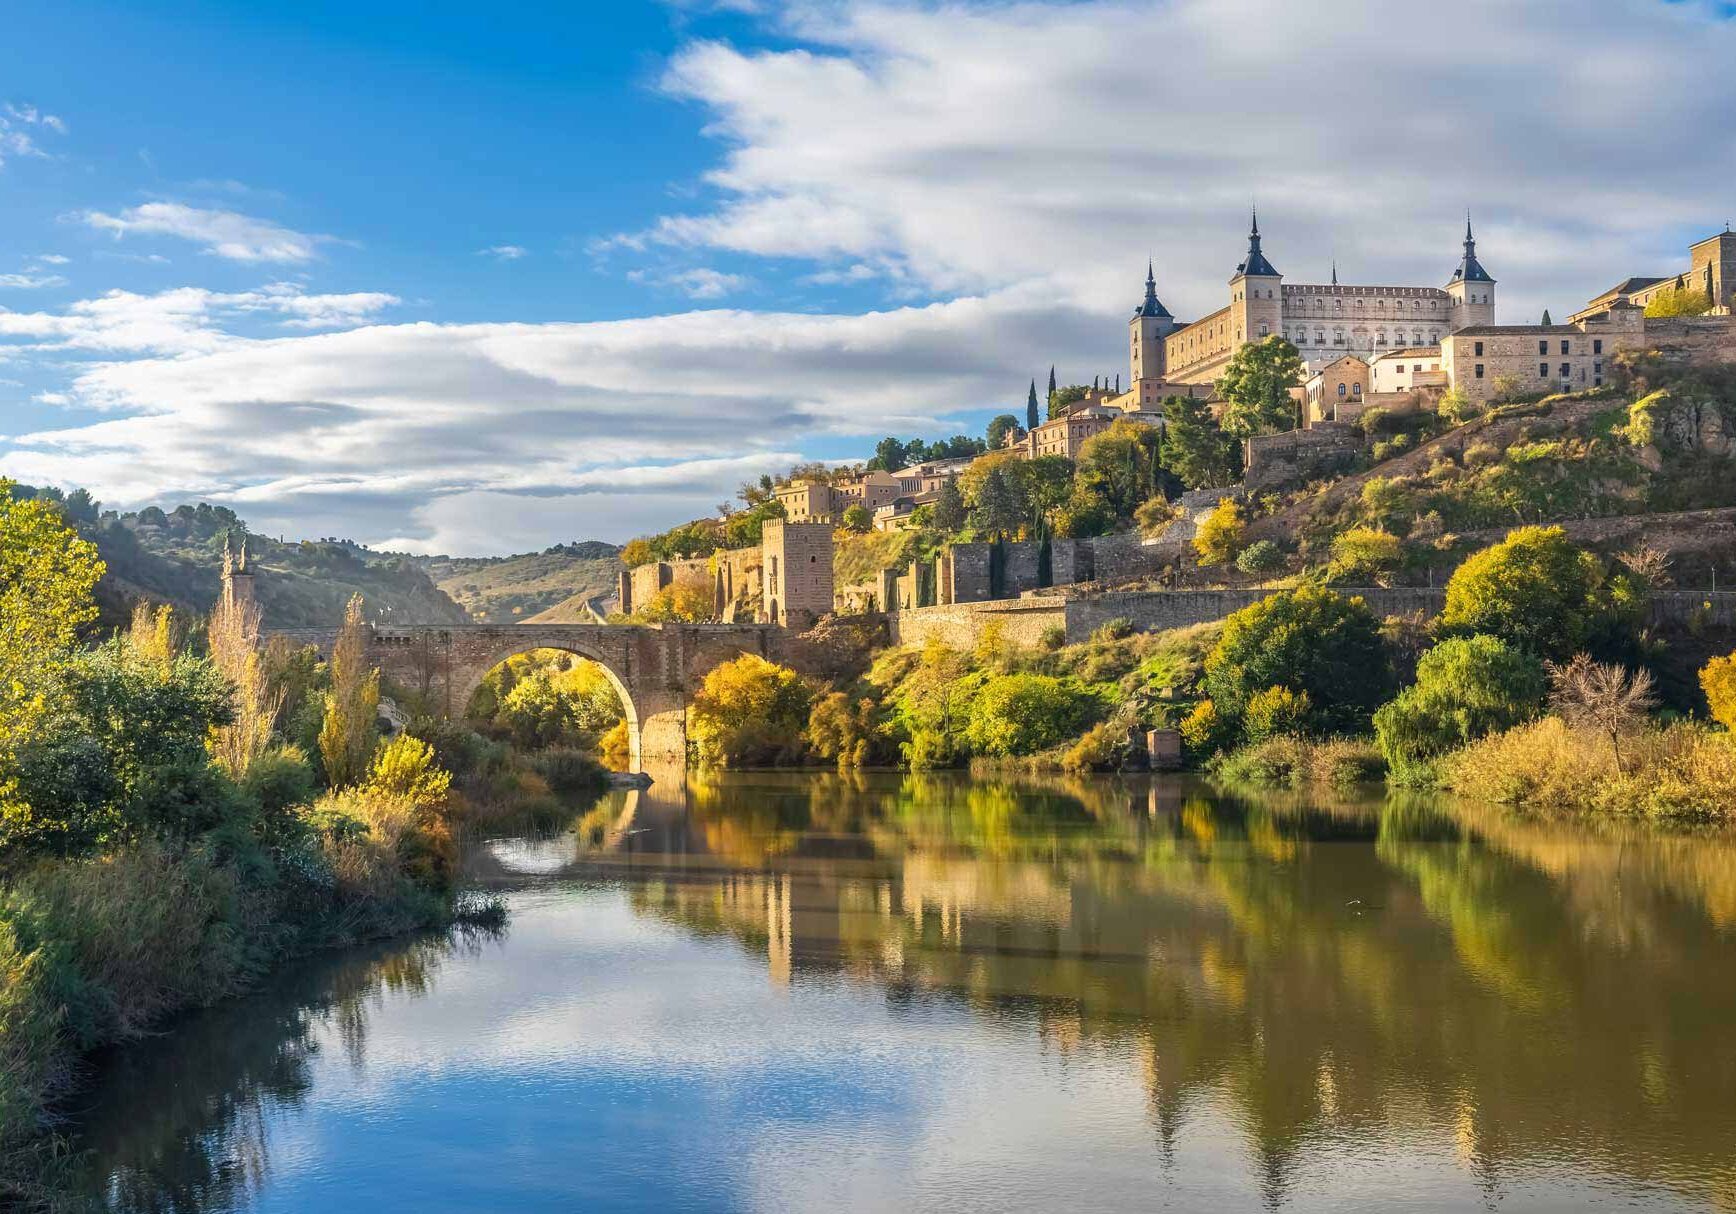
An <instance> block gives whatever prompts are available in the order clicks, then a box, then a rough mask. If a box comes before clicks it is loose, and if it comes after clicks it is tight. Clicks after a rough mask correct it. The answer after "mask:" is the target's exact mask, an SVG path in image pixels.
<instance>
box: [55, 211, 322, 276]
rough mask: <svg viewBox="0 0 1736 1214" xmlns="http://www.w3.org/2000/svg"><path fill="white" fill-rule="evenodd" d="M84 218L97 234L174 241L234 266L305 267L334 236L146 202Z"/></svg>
mask: <svg viewBox="0 0 1736 1214" xmlns="http://www.w3.org/2000/svg"><path fill="white" fill-rule="evenodd" d="M80 218H81V219H82V220H83V221H84V222H85V223H86V224H88V225H89V226H91V227H93V228H96V229H97V230H98V231H104V232H113V233H114V234H115V238H116V239H117V240H118V239H120V238H121V237H122V236H129V235H150V236H173V237H177V238H179V239H181V240H187V241H191V242H193V243H194V244H198V245H202V246H204V249H205V252H207V253H212V254H215V255H216V256H218V257H223V258H227V259H228V260H230V261H245V262H284V263H294V262H304V261H311V260H312V259H313V258H314V257H315V256H316V255H317V249H318V246H319V245H320V244H321V243H323V242H326V241H330V240H331V239H332V238H331V237H330V236H310V235H308V234H306V233H304V232H297V231H294V230H293V229H290V228H286V227H282V226H280V225H278V224H275V223H272V222H270V221H269V220H264V219H255V218H254V217H252V216H250V215H242V214H240V213H238V212H235V211H215V210H205V209H202V208H199V207H190V206H186V205H183V204H182V203H178V202H147V203H145V204H144V205H142V206H136V207H130V208H128V209H127V210H125V211H122V212H121V213H120V214H119V215H109V214H107V213H105V212H102V211H86V212H85V213H84V214H83V215H82V216H80Z"/></svg>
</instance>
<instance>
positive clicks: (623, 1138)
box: [74, 773, 1736, 1214]
mask: <svg viewBox="0 0 1736 1214" xmlns="http://www.w3.org/2000/svg"><path fill="white" fill-rule="evenodd" d="M469 866H470V870H471V871H470V877H471V879H472V880H473V881H474V882H476V883H478V884H480V885H483V886H486V887H489V888H493V889H495V890H498V891H500V892H502V893H503V894H504V896H505V897H506V899H507V902H508V904H509V906H510V908H511V920H510V922H509V924H508V925H507V927H506V928H505V929H504V931H503V932H501V933H499V934H497V935H475V934H470V935H459V936H457V937H455V938H450V939H438V940H419V941H410V942H404V941H400V942H394V943H389V944H385V945H378V946H375V947H371V948H367V949H364V950H360V951H357V952H355V953H353V954H349V955H344V956H339V957H332V958H325V959H322V960H319V961H316V962H312V963H309V964H305V965H302V966H300V967H297V968H295V969H293V970H291V971H288V972H286V973H284V974H282V975H280V976H279V977H278V978H277V979H275V980H274V981H273V982H272V983H271V985H270V986H268V987H267V988H266V989H263V990H261V991H259V992H258V993H257V994H256V995H254V996H252V997H250V998H247V999H245V1000H240V1001H236V1002H233V1003H229V1004H225V1005H223V1006H221V1007H218V1008H214V1009H211V1010H209V1011H206V1012H203V1013H200V1014H197V1015H194V1016H191V1017H188V1018H186V1019H184V1020H181V1021H179V1022H177V1023H176V1024H175V1025H174V1026H172V1027H171V1029H170V1030H169V1031H168V1032H166V1033H165V1034H164V1035H162V1036H161V1037H159V1038H155V1039H152V1040H150V1041H147V1042H145V1043H142V1044H140V1045H138V1046H135V1047H131V1048H129V1049H127V1050H124V1051H120V1052H118V1053H117V1054H115V1055H114V1056H113V1057H111V1058H108V1059H105V1060H104V1061H103V1064H102V1067H101V1070H100V1073H99V1075H98V1078H97V1081H96V1083H95V1084H94V1086H93V1089H92V1090H91V1091H90V1092H89V1093H88V1096H87V1099H86V1102H85V1105H86V1108H87V1110H88V1111H87V1112H86V1113H85V1114H84V1116H83V1117H82V1119H81V1121H80V1122H79V1124H78V1125H77V1127H76V1135H75V1139H74V1145H75V1146H77V1147H79V1148H81V1149H83V1150H85V1151H86V1152H88V1153H87V1155H86V1156H85V1157H84V1158H85V1162H86V1164H87V1166H86V1167H85V1169H84V1171H83V1173H82V1183H83V1185H84V1190H85V1192H86V1193H87V1194H90V1195H92V1197H93V1201H94V1203H95V1204H96V1205H98V1206H99V1208H107V1209H113V1210H125V1211H165V1212H167V1211H174V1212H176V1214H207V1212H214V1211H231V1210H236V1211H239V1210H247V1211H274V1212H275V1211H284V1212H288V1211H298V1212H299V1211H321V1212H330V1214H347V1212H350V1211H358V1212H360V1211H366V1212H368V1214H379V1212H382V1211H390V1210H414V1211H424V1212H425V1211H457V1210H464V1211H476V1210H512V1211H555V1210H560V1211H567V1210H586V1211H608V1210H656V1211H676V1210H705V1211H710V1210H778V1211H786V1210H788V1211H814V1210H818V1211H826V1212H828V1214H835V1212H840V1211H855V1210H944V1211H979V1210H980V1211H1002V1210H1040V1211H1055V1210H1154V1209H1163V1210H1243V1209H1262V1208H1271V1209H1284V1210H1335V1211H1337V1210H1371V1211H1372V1210H1382V1211H1385V1210H1490V1209H1500V1210H1503V1211H1519V1210H1527V1211H1529V1210H1563V1211H1565V1210H1584V1209H1601V1208H1620V1209H1642V1210H1726V1211H1729V1210H1736V841H1733V840H1732V839H1731V838H1730V837H1728V836H1700V837H1684V836H1680V835H1676V836H1671V835H1663V834H1658V833H1654V832H1648V831H1645V830H1643V829H1638V828H1609V829H1604V830H1599V831H1591V830H1587V829H1585V828H1580V827H1571V826H1565V825H1555V824H1538V823H1529V822H1522V821H1517V820H1515V819H1513V818H1512V817H1510V816H1507V815H1504V814H1502V813H1500V812H1497V811H1493V810H1487V809H1480V808H1478V807H1474V806H1459V805H1451V804H1444V803H1440V802H1431V801H1427V800H1421V799H1417V798H1410V797H1398V796H1395V797H1391V798H1382V797H1378V796H1375V797H1370V798H1367V799H1356V798H1348V799H1337V798H1334V797H1332V796H1330V795H1324V794H1321V795H1298V794H1289V793H1281V794H1273V793H1245V792H1242V793H1232V792H1226V791H1223V790H1215V789H1213V788H1211V787H1210V786H1208V785H1205V784H1201V783H1197V782H1192V781H1188V780H1184V779H1179V778H1155V779H1114V778H1091V779H1061V778H1056V779H1043V778H1032V779H1028V780H1027V779H1019V780H1008V781H998V780H997V781H981V780H974V781H973V780H971V779H970V778H968V777H962V776H940V777H931V776H902V775H895V774H884V773H882V774H868V775H861V776H849V775H846V776H838V775H831V774H812V773H807V774H756V773H742V774H735V775H729V776H718V777H711V776H707V777H700V776H697V775H694V776H690V777H688V780H687V783H686V785H685V787H683V786H682V785H681V782H680V781H679V780H678V779H677V780H673V781H665V782H663V783H660V784H658V785H656V786H654V787H653V789H651V790H650V791H648V792H637V791H633V792H627V791H617V792H614V793H611V794H609V796H608V797H606V798H605V799H604V800H603V802H601V803H600V804H598V805H597V806H595V807H594V808H590V809H588V810H578V811H575V814H574V818H573V821H572V823H571V824H570V826H569V827H568V828H567V829H565V830H562V831H560V832H558V833H554V834H544V835H542V836H540V837H525V838H510V839H500V840H495V841H493V842H491V843H488V844H486V845H481V846H478V847H477V848H475V849H474V851H473V854H472V855H471V858H470V861H469Z"/></svg>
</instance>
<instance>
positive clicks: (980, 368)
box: [0, 288, 1119, 551]
mask: <svg viewBox="0 0 1736 1214" xmlns="http://www.w3.org/2000/svg"><path fill="white" fill-rule="evenodd" d="M272 291H273V289H272V288H267V289H262V290H260V291H256V292H249V293H247V294H245V295H241V296H223V295H215V294H212V293H209V292H202V291H198V290H196V289H192V288H186V289H182V290H179V291H172V292H164V293H162V294H161V295H158V296H137V295H128V294H126V293H122V292H116V293H113V294H111V295H109V296H105V297H103V298H101V299H97V300H89V301H84V302H82V303H80V304H77V305H74V306H73V307H72V308H70V309H68V310H67V311H66V312H64V313H57V314H56V313H29V314H26V313H5V312H0V349H4V341H3V339H4V337H5V336H6V335H8V334H10V335H11V336H12V337H13V339H14V340H17V341H25V342H30V343H34V344H35V346H38V347H40V346H48V347H51V348H52V349H51V352H52V353H53V354H54V356H55V357H56V358H64V357H66V356H67V354H68V353H70V352H78V351H88V352H93V353H96V354H99V355H102V356H103V361H100V362H96V363H92V364H88V365H86V366H85V368H84V369H83V370H82V371H81V372H80V373H78V374H77V375H76V376H75V378H74V379H73V381H72V383H71V384H70V385H69V389H68V391H69V394H70V395H71V396H72V397H73V399H74V403H76V404H78V405H81V406H84V407H87V408H96V409H99V410H103V411H105V412H106V413H107V415H108V416H106V417H105V418H104V419H103V420H100V421H98V422H96V423H94V424H82V425H77V426H69V427H66V428H62V429H57V430H49V431H41V432H37V433H33V434H25V435H17V436H14V437H13V438H12V440H11V441H10V443H9V444H8V445H6V446H0V468H4V470H5V472H6V474H8V475H12V476H16V477H19V478H22V479H24V480H26V481H47V482H52V483H57V484H66V485H73V484H77V485H85V486H87V487H89V488H90V489H91V490H92V491H93V492H94V493H96V494H97V495H98V496H99V497H102V498H104V499H105V500H109V501H112V502H117V503H123V504H139V503H143V502H148V501H181V500H190V499H202V500H215V501H228V502H232V503H234V504H236V505H237V507H238V508H240V509H242V510H243V512H244V513H245V514H246V515H247V517H249V518H250V519H251V520H253V521H255V523H256V524H257V525H260V526H262V527H265V528H267V529H270V530H283V531H287V532H290V533H294V534H332V533H343V534H350V535H355V536H357V537H358V538H362V539H373V540H378V539H381V538H392V539H394V540H398V541H400V542H402V543H412V542H416V543H421V544H423V545H425V546H427V547H430V548H439V549H443V550H448V551H465V550H472V551H474V550H476V549H477V548H482V549H486V550H492V551H501V550H505V549H511V548H524V547H540V546H543V545H545V544H547V543H548V542H550V541H551V537H554V538H572V537H574V536H580V535H596V536H598V537H600V538H605V539H625V538H627V537H628V536H631V535H633V534H637V533H640V532H643V531H645V530H648V529H655V528H658V527H662V526H667V525H668V524H670V523H672V522H676V521H679V520H680V519H682V518H689V517H694V516H696V515H700V514H709V513H710V512H711V508H712V506H714V505H715V504H716V503H717V502H720V501H723V500H726V499H728V498H729V497H730V496H731V494H732V493H733V491H734V487H735V485H736V484H737V483H738V482H739V481H740V480H743V479H747V478H748V477H750V476H757V475H758V473H760V472H763V471H769V470H772V469H775V468H782V467H785V466H787V465H788V464H789V463H790V462H791V461H792V460H793V459H794V458H795V456H796V454H797V453H801V452H804V451H811V450H812V444H813V443H814V442H815V441H816V440H818V439H820V438H822V437H824V436H828V435H834V436H856V437H854V438H852V439H850V440H849V442H850V444H851V445H852V446H853V447H859V448H860V449H861V450H863V451H864V452H865V451H866V449H867V447H868V445H869V442H870V440H871V438H872V437H874V436H878V435H879V434H884V433H887V432H889V431H895V432H899V433H904V434H917V433H926V434H934V433H937V432H939V431H940V425H942V424H944V426H945V432H953V431H956V430H957V429H959V428H960V427H959V426H957V425H956V424H945V423H940V424H937V422H936V419H937V418H942V419H944V418H946V417H947V416H948V415H949V414H953V413H956V412H957V411H959V410H960V409H963V408H973V407H977V406H981V405H987V404H993V403H1004V404H1006V405H1007V406H1008V407H1011V406H1012V405H1013V404H1016V403H1017V402H1018V401H1021V400H1022V399H1023V396H1024V389H1025V383H1026V381H1027V380H1028V379H1029V378H1030V376H1031V375H1033V374H1040V373H1041V371H1042V370H1043V369H1044V368H1046V367H1047V363H1048V359H1049V357H1050V354H1051V352H1053V351H1062V352H1064V354H1063V362H1065V361H1066V357H1065V355H1067V354H1071V355H1072V356H1073V357H1074V359H1075V361H1077V360H1078V358H1079V356H1078V354H1077V351H1079V350H1080V349H1081V348H1082V347H1089V346H1090V345H1091V344H1093V343H1094V342H1095V340H1096V333H1097V331H1099V330H1100V329H1101V328H1102V326H1103V323H1104V321H1103V318H1102V317H1097V316H1090V315H1086V314H1080V313H1074V312H1069V311H1067V310H1065V309H1056V308H1055V307H1054V305H1053V303H1052V301H1050V300H1049V299H1048V298H1047V297H1045V296H1043V295H1042V294H1040V293H1037V292H1027V291H1013V292H1004V293H1000V294H997V295H995V296H992V297H986V298H980V299H964V300H955V301H951V302H947V303H940V304H933V305H930V306H927V307H920V308H916V307H912V308H900V309H896V310H892V311H887V312H876V313H870V314H867V315H863V316H806V315H797V314H787V313H752V312H743V311H731V310H713V311H696V312H690V313H685V314H681V315H673V316H658V317H648V318H644V319H637V320H623V321H610V322H597V323H589V324H491V325H438V324H410V325H390V326H386V325H376V326H371V327H365V328H357V329H350V330H348V331H344V332H337V333H329V334H322V335H315V336H295V337H279V338H270V339H256V338H254V339H250V338H244V337H239V336H235V335H233V334H231V333H228V332H225V331H223V330H222V329H221V327H220V326H219V324H218V322H219V321H221V320H222V319H223V318H225V317H232V316H235V315H240V314H244V313H249V312H252V311H253V310H256V309H257V310H266V311H271V312H275V313H276V314H279V315H281V314H283V313H284V312H285V310H286V309H287V308H288V307H290V306H293V301H294V300H297V299H301V298H304V297H300V296H287V297H284V296H278V295H275V294H273V293H272ZM1111 323H1112V322H1111ZM1112 336H1114V335H1112ZM1115 345H1116V347H1118V346H1119V341H1116V342H1115ZM1035 352H1041V358H1042V363H1041V365H1040V366H1039V365H1038V363H1037V361H1036V355H1035ZM123 354H124V355H126V357H122V356H121V355H123ZM1009 368H1013V369H1012V370H1009ZM562 520H564V521H562Z"/></svg>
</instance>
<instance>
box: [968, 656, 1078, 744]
mask: <svg viewBox="0 0 1736 1214" xmlns="http://www.w3.org/2000/svg"><path fill="white" fill-rule="evenodd" d="M1096 706H1097V701H1096V699H1095V698H1094V697H1093V696H1092V695H1091V694H1090V693H1089V692H1087V691H1086V690H1085V689H1084V688H1082V687H1080V686H1079V685H1078V684H1077V683H1075V682H1073V681H1072V680H1069V679H1057V678H1052V677H1050V676H1048V675H1040V674H1028V673H1019V674H1003V675H996V676H995V677H993V678H991V679H989V680H988V682H986V683H984V684H983V687H982V690H981V691H980V692H978V693H977V695H976V697H975V699H973V700H972V701H971V704H970V709H969V715H968V717H967V719H966V722H965V730H964V732H965V740H966V741H967V742H969V743H970V746H971V749H973V750H974V751H976V753H978V754H983V755H1028V754H1032V753H1034V752H1035V751H1039V750H1042V749H1044V748H1045V747H1049V746H1054V745H1056V744H1057V743H1060V742H1062V741H1064V740H1066V739H1067V738H1070V737H1072V736H1073V735H1075V734H1077V733H1078V732H1079V731H1080V730H1081V729H1082V728H1084V727H1085V725H1087V724H1089V723H1090V718H1091V716H1092V715H1093V714H1094V712H1095V709H1096Z"/></svg>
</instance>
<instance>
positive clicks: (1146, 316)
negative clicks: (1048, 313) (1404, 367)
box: [1113, 215, 1495, 408]
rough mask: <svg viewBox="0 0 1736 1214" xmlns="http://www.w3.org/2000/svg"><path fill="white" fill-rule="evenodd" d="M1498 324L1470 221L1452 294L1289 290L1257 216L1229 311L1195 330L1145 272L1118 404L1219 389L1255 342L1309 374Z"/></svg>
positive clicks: (1310, 286)
mask: <svg viewBox="0 0 1736 1214" xmlns="http://www.w3.org/2000/svg"><path fill="white" fill-rule="evenodd" d="M1494 323H1495V280H1494V278H1492V277H1491V276H1490V275H1489V273H1488V271H1487V270H1485V269H1484V268H1483V266H1482V263H1480V262H1479V261H1478V260H1477V242H1476V239H1475V238H1474V237H1473V235H1472V233H1471V221H1470V220H1469V219H1468V218H1467V219H1466V220H1465V240H1464V251H1463V254H1462V256H1461V257H1460V259H1459V264H1458V266H1457V267H1456V268H1455V269H1454V270H1453V273H1452V276H1451V277H1450V278H1449V279H1448V280H1447V283H1446V285H1445V286H1440V287H1430V286H1398V285H1374V286H1358V285H1352V284H1347V283H1340V282H1339V281H1338V272H1337V270H1336V268H1335V269H1334V270H1333V273H1332V279H1331V281H1330V282H1325V283H1287V282H1285V281H1284V276H1283V275H1282V274H1281V273H1279V271H1278V269H1277V267H1276V266H1274V265H1273V264H1272V262H1271V260H1270V259H1269V258H1267V256H1266V254H1265V252H1264V251H1263V250H1262V248H1261V240H1260V223H1259V217H1258V215H1256V216H1254V218H1253V221H1252V223H1251V225H1250V230H1249V232H1248V251H1247V253H1246V255H1245V256H1244V257H1243V258H1242V261H1241V263H1240V264H1238V265H1237V266H1236V269H1235V272H1234V273H1233V274H1231V275H1230V279H1229V302H1228V303H1226V304H1225V305H1224V306H1223V307H1221V308H1219V309H1218V310H1217V311H1215V312H1213V313H1211V314H1210V315H1207V316H1203V317H1201V318H1200V319H1199V320H1196V321H1193V322H1191V323H1189V324H1181V323H1178V322H1177V321H1176V319H1175V317H1174V316H1172V315H1171V314H1170V312H1169V309H1168V308H1166V307H1164V306H1163V303H1162V302H1161V301H1160V300H1159V299H1158V298H1157V281H1156V276H1155V274H1154V273H1153V272H1152V269H1151V267H1149V266H1148V267H1147V269H1146V278H1145V298H1144V300H1142V301H1141V302H1140V304H1139V306H1138V307H1137V308H1135V309H1134V312H1133V318H1132V319H1131V320H1130V321H1128V326H1127V327H1128V361H1129V365H1130V367H1131V370H1132V376H1133V386H1132V388H1131V389H1130V391H1129V392H1128V393H1125V394H1124V396H1125V397H1126V398H1127V399H1126V401H1125V403H1123V401H1122V400H1120V399H1118V400H1116V401H1115V402H1113V403H1114V404H1116V405H1118V406H1120V407H1123V408H1127V407H1129V406H1131V405H1134V404H1152V405H1154V404H1156V402H1159V401H1161V400H1162V399H1163V398H1164V397H1165V396H1166V395H1171V394H1173V391H1174V385H1178V384H1202V383H1210V382H1212V381H1213V380H1215V379H1216V378H1217V377H1218V375H1219V374H1220V373H1221V372H1222V371H1223V369H1224V368H1225V367H1226V366H1227V365H1228V364H1229V361H1230V358H1231V357H1232V356H1233V355H1234V354H1235V352H1236V351H1237V350H1239V349H1240V348H1241V347H1242V346H1245V345H1247V344H1248V343H1249V342H1253V341H1260V340H1261V339H1263V338H1266V337H1270V336H1272V335H1274V334H1276V335H1277V336H1280V337H1283V338H1286V339H1287V340H1289V341H1290V343H1291V344H1292V345H1294V346H1295V347H1296V349H1297V350H1298V351H1299V352H1300V353H1301V354H1302V357H1303V359H1304V360H1305V361H1306V362H1307V364H1308V371H1309V373H1310V374H1312V373H1313V372H1316V371H1319V370H1320V369H1322V368H1324V367H1326V366H1328V365H1330V364H1332V363H1334V362H1337V361H1338V360H1339V359H1341V358H1343V357H1344V356H1346V355H1354V356H1356V357H1358V358H1360V359H1361V360H1362V361H1364V362H1372V361H1374V359H1376V358H1378V357H1379V356H1380V355H1382V354H1386V353H1390V352H1392V351H1396V350H1408V349H1417V348H1431V347H1438V346H1439V345H1440V343H1441V339H1442V338H1443V337H1445V336H1446V335H1447V334H1449V333H1455V332H1457V331H1458V330H1460V329H1464V328H1469V327H1471V326H1473V325H1492V324H1494Z"/></svg>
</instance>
